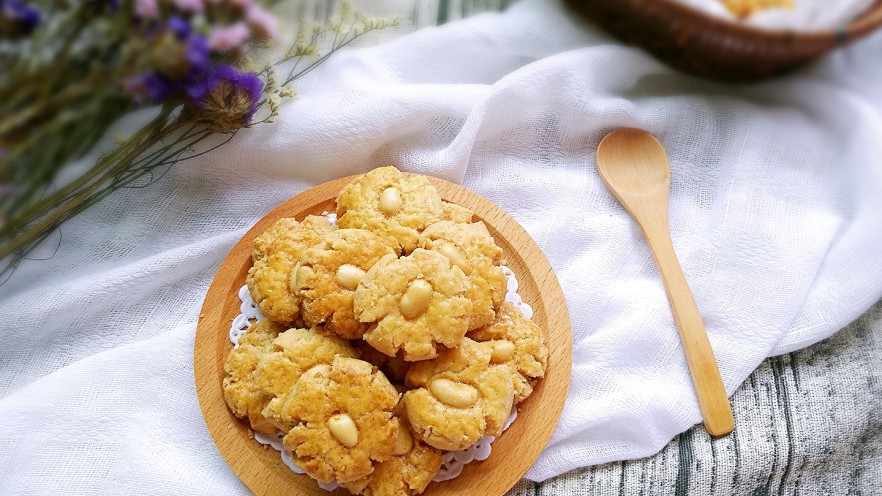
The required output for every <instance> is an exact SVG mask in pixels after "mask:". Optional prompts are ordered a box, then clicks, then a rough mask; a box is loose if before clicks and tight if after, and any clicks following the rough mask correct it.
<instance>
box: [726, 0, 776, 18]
mask: <svg viewBox="0 0 882 496" xmlns="http://www.w3.org/2000/svg"><path fill="white" fill-rule="evenodd" d="M723 4H725V5H726V8H727V9H729V12H732V15H734V16H735V17H738V18H745V17H750V16H751V15H753V14H754V13H756V12H757V11H760V10H763V9H770V8H776V7H777V8H782V7H783V8H786V9H792V8H793V0H723Z"/></svg>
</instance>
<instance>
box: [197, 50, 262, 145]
mask: <svg viewBox="0 0 882 496" xmlns="http://www.w3.org/2000/svg"><path fill="white" fill-rule="evenodd" d="M187 94H188V95H189V96H190V103H191V105H192V106H193V108H195V109H197V110H196V112H195V113H196V115H198V117H199V118H200V119H202V120H204V121H206V122H207V123H208V125H209V127H210V129H211V130H212V131H214V132H216V133H229V132H232V131H234V130H236V129H238V128H240V127H242V126H246V125H248V124H249V123H250V122H251V119H252V118H253V117H254V113H255V112H256V111H257V102H258V100H259V99H260V96H261V95H262V94H263V81H262V80H261V79H260V78H259V77H258V76H257V74H254V73H252V72H239V71H237V70H236V69H235V68H233V67H232V66H229V65H226V64H222V65H219V66H217V67H215V68H213V70H210V71H207V72H206V73H205V74H204V77H203V78H202V79H201V80H199V81H197V82H195V83H194V84H192V85H189V86H188V87H187Z"/></svg>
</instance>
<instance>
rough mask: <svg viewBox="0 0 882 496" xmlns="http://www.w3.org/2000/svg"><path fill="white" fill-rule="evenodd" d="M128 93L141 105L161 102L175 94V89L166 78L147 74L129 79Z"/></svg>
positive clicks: (127, 82)
mask: <svg viewBox="0 0 882 496" xmlns="http://www.w3.org/2000/svg"><path fill="white" fill-rule="evenodd" d="M126 91H128V92H129V93H131V94H132V96H134V97H135V100H137V101H138V102H139V103H148V102H149V103H153V102H161V101H163V100H166V99H168V98H171V97H172V96H173V95H174V94H175V88H174V86H172V84H171V82H170V81H169V80H168V79H166V78H165V77H163V76H161V75H159V74H157V73H155V72H147V73H144V74H139V75H137V76H134V77H131V78H129V80H128V81H126Z"/></svg>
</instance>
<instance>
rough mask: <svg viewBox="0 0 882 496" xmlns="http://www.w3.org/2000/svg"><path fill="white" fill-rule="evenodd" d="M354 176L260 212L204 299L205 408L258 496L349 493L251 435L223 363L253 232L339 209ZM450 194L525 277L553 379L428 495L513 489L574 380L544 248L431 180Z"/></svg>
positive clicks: (228, 455)
mask: <svg viewBox="0 0 882 496" xmlns="http://www.w3.org/2000/svg"><path fill="white" fill-rule="evenodd" d="M352 179H353V177H345V178H341V179H337V180H335V181H330V182H327V183H324V184H321V185H319V186H316V187H314V188H312V189H309V190H307V191H304V192H303V193H301V194H299V195H297V196H295V197H294V198H291V199H290V200H288V201H286V202H284V203H282V204H281V205H279V206H278V207H277V208H276V209H275V210H273V211H272V212H270V213H269V214H267V215H266V217H264V218H263V219H261V220H260V221H259V222H258V223H257V224H256V225H255V226H254V227H253V228H251V230H250V231H248V233H247V234H245V236H244V237H242V239H241V240H239V242H238V243H237V244H236V246H234V247H233V250H232V251H231V252H230V254H229V255H228V256H227V258H226V259H224V261H223V263H222V264H221V266H220V268H219V269H218V271H217V274H216V275H215V276H214V280H213V281H212V283H211V286H210V287H209V288H208V293H207V294H206V295H205V301H204V303H203V305H202V312H201V313H200V315H199V324H198V326H197V328H196V341H195V346H194V349H193V368H194V374H195V378H196V393H197V396H198V398H199V406H200V407H201V408H202V414H203V416H204V417H205V423H206V424H207V425H208V431H209V432H210V433H211V437H212V438H214V442H215V444H217V447H218V449H219V450H220V452H221V454H222V455H223V457H224V458H225V459H226V461H227V463H229V465H230V467H231V468H232V469H233V471H234V472H236V475H238V476H239V478H240V479H241V480H242V482H244V483H245V484H246V485H247V486H248V488H249V489H251V490H252V491H254V492H255V493H256V494H257V495H258V496H264V495H288V496H290V495H315V496H327V495H328V494H334V495H338V494H339V495H344V494H348V492H347V491H345V490H342V489H341V490H337V491H335V492H333V493H328V492H326V491H324V490H322V489H320V488H319V487H318V485H317V484H316V482H315V481H313V480H312V479H310V478H309V477H307V476H305V475H297V474H295V473H293V472H292V471H291V470H290V469H289V468H288V467H287V466H285V465H284V464H283V463H282V460H281V458H280V456H279V453H278V452H276V451H274V450H272V449H270V448H268V447H266V446H262V445H261V444H259V443H258V442H257V441H255V440H254V439H253V438H252V435H251V432H250V430H249V428H248V426H247V422H244V421H241V420H239V419H237V418H236V417H235V416H234V415H233V414H232V413H231V412H230V410H229V409H228V408H227V405H226V403H225V402H224V398H223V388H222V382H223V379H224V375H225V374H224V360H226V357H227V354H228V353H229V352H230V349H231V348H232V344H231V343H230V340H229V337H228V336H229V330H230V325H231V323H232V321H233V318H234V317H235V316H236V315H238V313H239V304H240V302H239V299H238V295H237V293H238V291H239V288H241V287H242V285H243V284H245V276H246V274H247V273H248V269H249V268H250V267H251V246H252V242H253V240H254V238H255V237H256V236H258V235H259V234H260V233H262V232H263V231H265V230H266V229H267V228H268V227H269V226H270V224H272V223H273V222H275V221H276V220H278V219H279V218H282V217H295V218H297V219H298V220H300V219H303V218H304V217H305V216H307V215H309V214H321V213H323V212H333V211H334V209H335V204H334V201H335V199H336V197H337V193H338V192H339V191H340V189H341V188H342V187H343V186H345V185H346V184H348V183H349V182H351V181H352ZM429 179H430V181H431V182H432V183H433V184H434V185H435V186H436V187H437V188H438V191H439V192H440V193H441V197H442V198H443V199H445V200H447V201H450V202H453V203H457V204H459V205H462V206H464V207H466V208H469V209H471V210H472V211H474V212H475V216H476V217H477V218H478V219H480V220H483V221H484V223H485V224H486V225H487V228H488V229H489V230H490V233H491V234H492V235H493V237H494V239H495V240H496V243H497V244H498V245H499V246H500V247H501V248H502V249H503V259H504V261H505V264H506V265H508V266H509V267H510V268H511V269H512V271H514V273H515V275H516V276H517V278H518V282H519V290H518V293H519V294H520V295H521V297H522V298H523V300H524V301H525V302H526V303H529V304H530V305H531V306H532V307H533V311H534V313H533V321H534V322H536V324H538V325H539V326H540V327H541V328H542V329H543V330H544V331H545V333H546V337H547V340H548V341H547V342H548V349H549V356H548V371H547V373H546V376H545V379H544V380H542V381H540V382H539V385H538V387H537V388H536V390H535V391H534V392H533V395H532V396H530V397H529V398H528V399H527V400H525V401H524V402H523V403H521V404H520V405H518V418H517V420H516V421H515V422H514V423H513V424H512V425H511V427H509V429H508V430H507V431H505V433H503V435H502V436H500V437H499V438H498V439H496V440H495V441H494V442H493V453H492V454H491V455H490V458H488V459H487V460H485V461H483V462H473V463H471V464H469V465H467V466H466V467H465V469H464V470H463V472H462V474H461V475H460V476H459V477H457V478H456V479H454V480H452V481H447V482H442V483H436V482H433V483H431V484H430V485H429V487H428V488H427V489H426V491H425V492H424V493H423V494H425V495H429V496H437V495H455V494H480V495H481V496H494V495H503V494H505V493H506V492H507V491H508V490H509V489H510V488H511V487H512V486H514V485H515V484H516V483H517V481H518V480H520V479H521V477H523V475H524V474H525V473H526V471H527V469H528V468H530V466H531V465H532V464H533V462H535V460H536V458H538V457H539V454H540V453H541V452H542V450H543V449H544V448H545V445H546V444H547V443H548V440H549V439H550V438H551V434H552V432H553V431H554V428H555V426H556V425H557V421H558V418H559V417H560V413H561V410H562V409H563V405H564V400H565V399H566V396H567V389H568V388H569V383H570V364H571V361H572V338H571V329H570V319H569V315H568V313H567V306H566V302H565V300H564V297H563V293H562V291H561V289H560V285H559V284H558V282H557V278H556V277H555V276H554V272H553V271H552V269H551V266H550V265H549V264H548V260H547V259H546V258H545V255H543V254H542V252H541V251H540V250H539V247H538V246H536V243H535V242H533V240H532V239H531V238H530V236H529V235H528V234H527V233H526V231H524V229H523V228H522V227H521V226H520V225H518V223H517V222H515V220H514V219H512V218H511V217H509V216H508V215H507V214H506V213H505V212H503V211H502V210H501V209H500V208H499V207H497V206H496V205H494V204H493V203H491V202H490V201H489V200H487V199H486V198H484V197H482V196H480V195H478V194H476V193H473V192H471V191H469V190H467V189H465V188H463V187H461V186H458V185H456V184H453V183H450V182H447V181H443V180H440V179H436V178H431V177H430V178H429Z"/></svg>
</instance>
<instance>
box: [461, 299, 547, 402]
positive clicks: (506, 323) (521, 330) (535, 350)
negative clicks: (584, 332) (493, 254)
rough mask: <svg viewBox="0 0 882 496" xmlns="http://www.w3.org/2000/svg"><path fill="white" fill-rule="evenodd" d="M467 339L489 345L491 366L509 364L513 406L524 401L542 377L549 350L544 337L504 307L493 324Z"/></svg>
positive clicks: (521, 316) (509, 307) (509, 306)
mask: <svg viewBox="0 0 882 496" xmlns="http://www.w3.org/2000/svg"><path fill="white" fill-rule="evenodd" d="M468 336H469V337H470V338H471V339H473V340H475V341H479V342H483V343H485V344H487V345H489V346H490V347H491V348H492V349H493V352H492V356H491V362H492V363H508V364H511V365H512V367H513V368H514V369H515V370H517V372H518V373H517V374H515V375H513V376H512V377H513V379H514V383H513V385H514V391H515V397H514V402H515V404H518V403H520V402H521V401H524V400H525V399H527V397H528V396H530V394H531V393H532V392H533V386H534V385H535V384H536V382H537V381H538V380H539V379H540V378H542V377H544V376H545V367H546V365H547V363H548V348H547V347H546V346H545V335H544V334H543V333H542V330H541V329H540V328H539V326H537V325H536V324H534V323H533V322H532V321H531V320H529V319H528V318H526V317H525V316H524V314H523V313H521V311H520V310H518V309H517V308H516V307H515V306H514V305H512V304H511V303H508V302H506V303H503V304H502V306H501V307H499V309H498V310H497V311H496V320H494V321H493V323H492V324H490V325H488V326H486V327H482V328H480V329H478V330H475V331H472V332H470V333H469V334H468Z"/></svg>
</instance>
